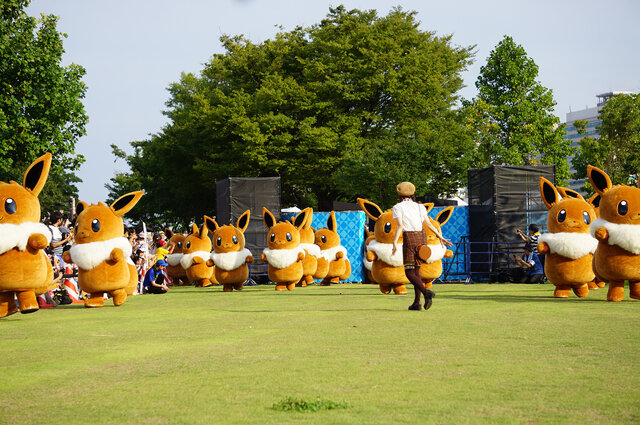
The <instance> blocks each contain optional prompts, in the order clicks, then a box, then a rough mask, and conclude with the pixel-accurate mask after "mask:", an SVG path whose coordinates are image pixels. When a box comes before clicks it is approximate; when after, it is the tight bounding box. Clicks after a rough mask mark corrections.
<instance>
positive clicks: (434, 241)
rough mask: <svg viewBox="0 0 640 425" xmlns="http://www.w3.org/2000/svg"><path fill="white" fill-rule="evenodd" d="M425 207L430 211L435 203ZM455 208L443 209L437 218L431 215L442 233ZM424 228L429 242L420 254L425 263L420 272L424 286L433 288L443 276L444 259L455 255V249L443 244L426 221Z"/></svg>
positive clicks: (432, 222) (432, 220)
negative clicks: (436, 281)
mask: <svg viewBox="0 0 640 425" xmlns="http://www.w3.org/2000/svg"><path fill="white" fill-rule="evenodd" d="M425 207H426V208H427V212H429V211H431V209H432V208H433V204H432V203H428V204H425ZM453 208H454V207H448V208H445V209H443V210H442V211H440V212H439V213H438V215H437V216H436V218H435V220H434V219H432V218H431V217H429V220H431V224H433V227H435V228H436V229H438V231H439V232H440V234H442V235H444V234H443V233H442V230H441V229H442V226H444V225H445V223H447V221H449V219H450V218H451V215H452V214H453ZM422 229H423V231H424V233H425V234H426V236H427V244H426V245H423V246H422V247H421V248H420V251H419V254H418V255H419V257H420V259H421V260H422V261H424V263H422V264H421V265H420V268H419V272H420V278H421V279H422V282H423V283H424V286H425V287H426V288H427V289H431V286H433V283H432V282H433V280H434V279H437V278H439V277H440V276H442V259H443V258H451V257H453V251H451V250H450V249H447V248H446V247H445V246H443V245H442V243H440V239H438V237H437V236H436V234H435V233H433V232H432V231H431V229H429V228H428V227H427V226H426V225H425V224H424V223H423V224H422Z"/></svg>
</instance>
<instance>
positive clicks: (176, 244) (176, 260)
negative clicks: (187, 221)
mask: <svg viewBox="0 0 640 425" xmlns="http://www.w3.org/2000/svg"><path fill="white" fill-rule="evenodd" d="M164 233H165V235H167V238H169V245H173V251H172V252H171V254H169V255H167V258H166V260H167V263H168V264H169V265H168V266H167V274H168V275H169V276H170V277H171V278H172V279H173V283H174V284H176V285H177V284H179V283H181V282H186V281H187V280H188V279H187V271H186V270H185V269H184V267H182V265H181V264H180V260H182V248H183V247H184V241H185V240H186V239H187V237H186V236H185V235H183V234H182V233H173V230H171V229H169V228H166V229H164Z"/></svg>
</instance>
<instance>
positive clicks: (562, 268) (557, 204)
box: [538, 177, 598, 298]
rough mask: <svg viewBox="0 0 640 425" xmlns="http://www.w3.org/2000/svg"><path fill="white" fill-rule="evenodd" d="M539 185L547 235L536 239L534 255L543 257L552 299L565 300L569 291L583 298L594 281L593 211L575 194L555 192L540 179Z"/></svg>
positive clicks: (565, 190) (545, 181) (547, 183)
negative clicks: (545, 207) (536, 244)
mask: <svg viewBox="0 0 640 425" xmlns="http://www.w3.org/2000/svg"><path fill="white" fill-rule="evenodd" d="M539 186H540V194H541V195H542V201H543V202H544V204H545V205H546V206H547V208H548V209H549V213H548V215H547V228H548V229H549V233H545V234H543V235H541V236H540V238H539V239H538V253H539V254H543V255H546V259H545V262H544V273H545V275H546V276H547V279H549V281H550V282H551V283H553V284H554V285H555V287H556V289H555V291H554V293H553V296H554V297H556V298H567V297H569V294H570V293H571V290H573V292H574V293H575V294H576V295H577V296H578V297H580V298H584V297H586V296H587V295H588V294H589V284H590V283H591V284H593V282H594V279H595V275H594V274H593V269H592V267H591V263H592V261H593V253H594V252H595V250H596V246H597V244H598V242H597V241H596V240H595V239H594V238H593V237H592V236H591V235H590V234H589V226H590V224H591V222H592V221H593V220H595V219H596V212H595V211H594V210H593V207H592V206H591V205H590V204H589V203H588V202H587V201H585V200H584V198H583V197H582V196H581V195H580V194H579V193H577V192H575V191H572V190H570V189H565V188H558V189H556V187H555V186H554V185H553V183H551V182H550V181H549V180H547V179H545V178H544V177H540V180H539ZM561 193H562V194H563V196H564V198H562V199H561V198H560V194H561Z"/></svg>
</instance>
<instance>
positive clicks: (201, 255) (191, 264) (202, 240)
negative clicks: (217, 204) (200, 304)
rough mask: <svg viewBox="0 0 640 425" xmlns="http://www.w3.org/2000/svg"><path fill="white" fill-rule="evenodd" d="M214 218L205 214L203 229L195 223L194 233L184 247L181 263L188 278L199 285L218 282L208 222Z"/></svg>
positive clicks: (186, 240) (205, 285)
mask: <svg viewBox="0 0 640 425" xmlns="http://www.w3.org/2000/svg"><path fill="white" fill-rule="evenodd" d="M212 221H213V219H212V218H210V217H207V216H206V215H205V216H204V224H203V225H202V228H201V229H198V226H197V225H195V224H193V226H192V233H191V234H190V235H189V236H187V239H185V241H184V246H183V248H182V259H181V260H180V264H181V265H182V267H183V268H184V269H185V270H186V271H187V278H188V279H189V280H190V281H192V282H195V283H196V286H197V287H207V286H211V285H213V284H214V283H216V280H215V278H214V277H213V273H214V269H215V267H213V265H212V264H211V262H210V259H211V239H209V229H208V228H207V222H212Z"/></svg>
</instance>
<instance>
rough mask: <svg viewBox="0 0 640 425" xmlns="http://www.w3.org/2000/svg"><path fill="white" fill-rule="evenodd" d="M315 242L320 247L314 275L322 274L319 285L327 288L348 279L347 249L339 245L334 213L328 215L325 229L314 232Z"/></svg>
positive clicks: (349, 272) (349, 270)
mask: <svg viewBox="0 0 640 425" xmlns="http://www.w3.org/2000/svg"><path fill="white" fill-rule="evenodd" d="M315 241H316V245H318V246H319V247H320V256H319V257H318V269H317V270H316V275H318V274H324V278H323V279H322V282H320V285H322V286H329V285H331V284H332V283H339V282H340V281H341V280H346V279H348V278H349V276H351V263H350V262H349V258H347V249H346V248H345V247H344V246H342V245H340V235H339V234H338V224H337V222H336V213H335V212H333V211H331V213H330V214H329V218H327V227H326V228H322V229H319V230H317V231H316V236H315ZM325 270H326V273H325Z"/></svg>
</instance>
